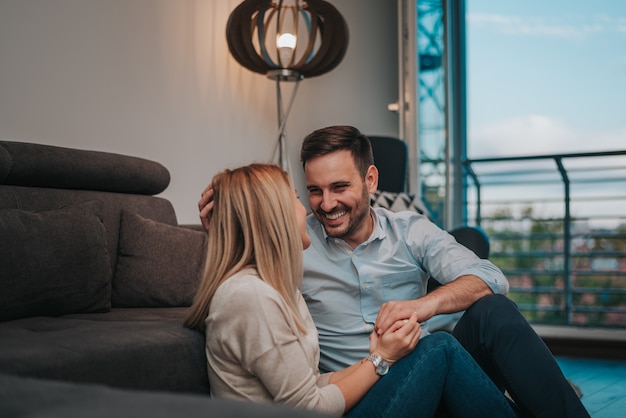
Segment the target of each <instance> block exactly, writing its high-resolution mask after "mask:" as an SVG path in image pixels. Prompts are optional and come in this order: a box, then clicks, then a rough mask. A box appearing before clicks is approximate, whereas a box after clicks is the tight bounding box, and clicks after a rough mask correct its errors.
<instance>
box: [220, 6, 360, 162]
mask: <svg viewBox="0 0 626 418" xmlns="http://www.w3.org/2000/svg"><path fill="white" fill-rule="evenodd" d="M226 40H227V41H228V49H229V50H230V53H231V54H232V56H233V57H234V58H235V60H236V61H237V62H239V64H241V65H242V66H244V67H245V68H247V69H249V70H251V71H254V72H256V73H260V74H265V75H266V76H267V77H268V78H270V79H272V80H275V81H276V100H277V107H278V140H277V143H276V147H277V148H278V159H279V164H280V166H281V167H282V168H283V169H284V170H285V171H287V172H289V171H290V170H289V158H288V155H287V144H286V138H285V126H286V123H287V118H288V116H289V112H290V111H291V107H292V105H293V102H294V99H295V96H296V92H297V90H298V86H299V83H300V81H301V80H302V79H304V78H309V77H315V76H318V75H322V74H324V73H327V72H329V71H330V70H332V69H334V68H335V67H336V66H337V65H339V63H340V62H341V60H342V59H343V57H344V55H345V53H346V49H347V48H348V26H347V25H346V22H345V20H344V19H343V17H342V16H341V14H340V13H339V12H338V11H337V9H336V8H335V7H334V6H333V5H331V4H329V3H328V2H326V1H323V0H306V1H304V0H245V1H243V2H242V3H241V4H239V5H238V6H237V7H236V8H235V10H233V12H232V13H231V15H230V16H229V18H228V23H227V25H226ZM283 81H287V82H295V83H296V84H295V86H294V88H293V91H292V95H291V99H290V101H289V104H288V106H287V107H286V108H285V107H284V106H283V98H282V92H281V84H280V83H281V82H283ZM274 155H276V148H275V149H274Z"/></svg>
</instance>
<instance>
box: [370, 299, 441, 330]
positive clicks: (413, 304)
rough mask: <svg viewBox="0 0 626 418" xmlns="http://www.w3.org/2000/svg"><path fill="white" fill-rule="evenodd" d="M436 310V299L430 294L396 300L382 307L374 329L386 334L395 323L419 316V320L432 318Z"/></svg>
mask: <svg viewBox="0 0 626 418" xmlns="http://www.w3.org/2000/svg"><path fill="white" fill-rule="evenodd" d="M436 313H437V311H436V300H435V299H434V298H433V297H431V296H430V295H427V296H424V297H422V298H419V299H416V300H394V301H390V302H386V303H384V304H383V305H382V306H381V307H380V311H379V312H378V317H377V318H376V323H375V324H374V329H375V330H376V333H377V334H378V335H382V334H384V333H385V332H386V331H387V330H388V329H389V328H390V327H391V326H392V325H393V324H394V323H396V322H397V321H402V320H405V319H409V318H410V317H411V315H413V314H415V315H416V316H417V320H418V322H424V321H427V320H429V319H430V318H432V317H433V316H434V315H435V314H436Z"/></svg>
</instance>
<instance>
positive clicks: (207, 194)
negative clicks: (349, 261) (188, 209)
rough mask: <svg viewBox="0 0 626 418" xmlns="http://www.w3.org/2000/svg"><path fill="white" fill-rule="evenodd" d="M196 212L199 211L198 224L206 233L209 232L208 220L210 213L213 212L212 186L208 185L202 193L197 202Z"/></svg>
mask: <svg viewBox="0 0 626 418" xmlns="http://www.w3.org/2000/svg"><path fill="white" fill-rule="evenodd" d="M198 210H199V211H200V222H201V223H202V227H203V228H204V230H205V231H206V232H209V220H210V219H211V211H212V210H213V185H212V184H209V185H208V186H207V187H206V189H204V191H203V192H202V196H201V197H200V200H199V201H198Z"/></svg>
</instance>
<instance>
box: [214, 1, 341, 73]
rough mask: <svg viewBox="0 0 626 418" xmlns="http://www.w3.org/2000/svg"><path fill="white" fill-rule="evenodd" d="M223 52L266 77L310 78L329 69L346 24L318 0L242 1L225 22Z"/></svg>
mask: <svg viewBox="0 0 626 418" xmlns="http://www.w3.org/2000/svg"><path fill="white" fill-rule="evenodd" d="M226 39H227V41H228V49H229V50H230V53H231V54H232V55H233V57H234V58H235V60H237V62H239V64H241V65H242V66H244V67H245V68H247V69H249V70H251V71H254V72H256V73H260V74H266V75H268V76H269V77H271V78H274V77H282V78H285V79H299V78H303V77H307V78H308V77H315V76H318V75H322V74H324V73H327V72H329V71H330V70H332V69H334V68H335V67H336V66H337V65H339V63H340V62H341V60H342V59H343V57H344V55H345V53H346V49H347V47H348V26H347V25H346V22H345V20H344V19H343V17H342V16H341V14H340V13H339V12H338V11H337V9H336V8H335V7H334V6H333V5H331V4H329V3H327V2H326V1H323V0H307V1H303V0H280V1H277V0H273V1H272V0H245V1H244V2H242V3H241V4H239V5H238V6H237V7H236V8H235V10H233V12H232V13H231V15H230V17H229V18H228V23H227V25H226Z"/></svg>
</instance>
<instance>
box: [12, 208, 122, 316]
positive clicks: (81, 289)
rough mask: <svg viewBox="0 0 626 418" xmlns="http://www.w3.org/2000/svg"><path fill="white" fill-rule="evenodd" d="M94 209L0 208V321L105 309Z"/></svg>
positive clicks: (102, 251) (105, 269)
mask: <svg viewBox="0 0 626 418" xmlns="http://www.w3.org/2000/svg"><path fill="white" fill-rule="evenodd" d="M98 207H99V204H98V203H96V202H90V203H87V204H85V205H80V206H71V207H65V208H61V209H57V210H51V211H45V212H28V211H24V210H20V209H5V210H0V236H1V237H2V239H1V240H0V254H2V267H1V268H0V286H2V292H0V306H1V308H0V320H3V321H5V320H10V319H16V318H22V317H28V316H38V315H49V316H55V315H62V314H68V313H77V312H102V311H107V310H109V309H110V307H111V268H110V264H109V255H108V253H107V247H106V238H105V230H104V226H103V225H102V221H101V220H100V218H99V217H98V216H97V211H98Z"/></svg>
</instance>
